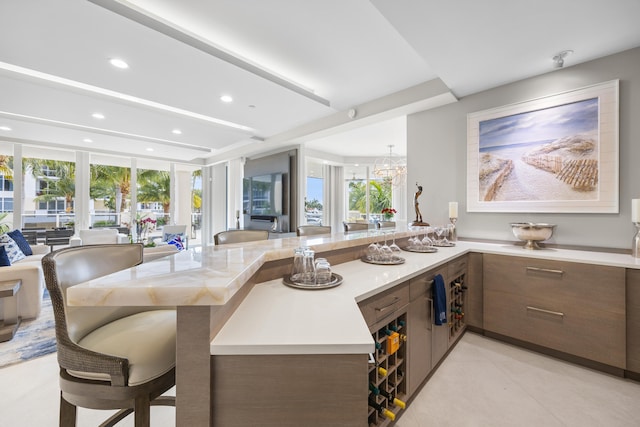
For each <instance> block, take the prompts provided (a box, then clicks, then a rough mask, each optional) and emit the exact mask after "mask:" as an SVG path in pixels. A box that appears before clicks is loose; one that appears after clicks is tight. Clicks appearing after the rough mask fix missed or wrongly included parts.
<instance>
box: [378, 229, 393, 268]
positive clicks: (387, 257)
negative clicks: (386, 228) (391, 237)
mask: <svg viewBox="0 0 640 427" xmlns="http://www.w3.org/2000/svg"><path fill="white" fill-rule="evenodd" d="M382 237H384V245H382V246H381V247H380V259H381V261H391V257H392V256H393V252H392V251H391V248H390V247H389V245H387V233H382Z"/></svg>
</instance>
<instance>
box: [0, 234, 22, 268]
mask: <svg viewBox="0 0 640 427" xmlns="http://www.w3.org/2000/svg"><path fill="white" fill-rule="evenodd" d="M0 245H2V246H4V249H5V250H6V251H7V256H8V257H9V261H11V264H15V263H16V262H17V261H20V260H21V259H24V258H25V255H24V254H23V253H22V251H21V250H20V248H19V247H18V245H17V244H16V242H14V241H13V239H12V238H11V237H9V235H8V234H6V233H5V234H3V235H0Z"/></svg>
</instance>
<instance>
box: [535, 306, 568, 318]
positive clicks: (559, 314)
mask: <svg viewBox="0 0 640 427" xmlns="http://www.w3.org/2000/svg"><path fill="white" fill-rule="evenodd" d="M527 310H531V311H538V312H540V313H545V314H553V315H554V316H560V317H564V313H561V312H559V311H551V310H545V309H543V308H537V307H531V306H530V305H528V306H527Z"/></svg>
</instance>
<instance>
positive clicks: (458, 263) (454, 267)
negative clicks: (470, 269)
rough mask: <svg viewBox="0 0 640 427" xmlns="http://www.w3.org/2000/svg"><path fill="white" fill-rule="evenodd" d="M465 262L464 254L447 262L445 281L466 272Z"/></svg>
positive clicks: (466, 259)
mask: <svg viewBox="0 0 640 427" xmlns="http://www.w3.org/2000/svg"><path fill="white" fill-rule="evenodd" d="M467 263H468V257H467V256H466V255H465V256H462V257H460V258H457V259H455V260H453V261H451V262H449V264H447V276H445V282H448V281H451V280H453V279H455V278H456V277H458V276H461V275H463V274H466V273H467Z"/></svg>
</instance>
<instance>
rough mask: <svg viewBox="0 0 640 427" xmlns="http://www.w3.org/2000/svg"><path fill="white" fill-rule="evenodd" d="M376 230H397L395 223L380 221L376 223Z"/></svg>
mask: <svg viewBox="0 0 640 427" xmlns="http://www.w3.org/2000/svg"><path fill="white" fill-rule="evenodd" d="M376 228H377V229H378V230H380V229H381V228H396V222H395V221H378V222H377V223H376Z"/></svg>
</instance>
